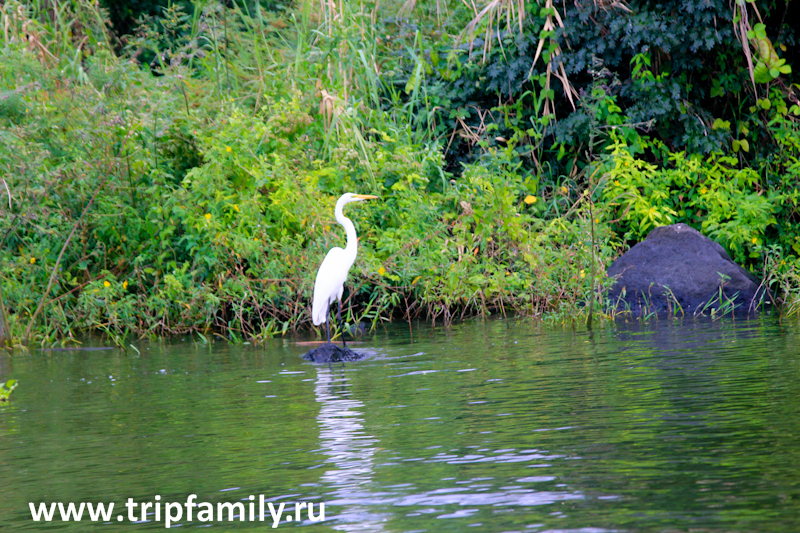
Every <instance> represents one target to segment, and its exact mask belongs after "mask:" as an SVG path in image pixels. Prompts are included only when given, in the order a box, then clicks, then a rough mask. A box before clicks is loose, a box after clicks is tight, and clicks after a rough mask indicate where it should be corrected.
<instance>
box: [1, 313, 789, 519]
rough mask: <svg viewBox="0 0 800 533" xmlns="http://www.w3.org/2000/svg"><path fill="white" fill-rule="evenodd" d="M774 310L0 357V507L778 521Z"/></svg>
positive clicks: (784, 487)
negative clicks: (316, 349) (247, 505)
mask: <svg viewBox="0 0 800 533" xmlns="http://www.w3.org/2000/svg"><path fill="white" fill-rule="evenodd" d="M796 326H797V324H791V325H787V324H780V323H778V322H777V321H774V320H772V319H769V318H765V319H763V320H760V321H751V322H742V321H737V322H732V321H728V322H710V321H692V320H686V321H683V322H680V321H679V322H674V321H668V322H665V321H662V322H659V323H653V324H645V325H643V324H641V323H639V322H632V323H629V324H625V323H620V324H617V325H616V326H613V327H605V328H602V329H600V330H597V331H595V332H594V333H590V332H585V331H571V330H565V331H547V330H543V329H539V328H537V327H535V326H532V325H531V324H528V323H525V322H520V323H516V322H513V321H487V322H477V321H476V322H471V323H467V324H462V325H460V326H456V327H454V328H452V329H450V330H441V329H430V328H424V327H421V328H418V329H415V331H414V337H413V342H412V339H411V337H410V335H409V332H408V329H407V327H404V328H398V329H397V330H392V331H389V332H386V333H381V334H380V335H377V336H375V337H371V338H368V339H365V341H364V343H363V344H362V345H361V347H362V348H363V349H365V350H372V351H374V353H375V356H374V357H372V358H371V359H369V360H367V361H363V362H359V363H348V364H346V365H332V366H327V365H313V364H310V363H305V362H303V361H302V360H300V359H299V357H298V356H299V355H300V354H301V353H302V352H303V351H304V350H303V348H302V347H300V346H294V345H293V344H292V343H291V342H290V341H288V340H286V341H284V340H280V341H276V342H275V343H274V344H272V345H269V346H267V347H266V348H258V347H248V346H230V345H227V344H224V343H217V344H213V345H211V346H209V345H206V344H201V343H198V344H193V343H191V342H190V341H189V340H187V341H183V342H181V341H178V342H177V343H175V344H172V345H164V346H161V345H147V344H143V345H141V346H139V349H140V352H141V353H140V354H137V353H132V352H130V351H129V352H123V351H117V350H114V351H108V352H85V353H84V352H60V353H59V352H49V353H33V354H30V355H28V354H14V355H13V356H7V355H5V356H0V370H2V372H3V375H0V381H2V380H4V379H6V378H7V377H13V378H15V379H18V380H20V383H21V385H20V387H19V388H18V389H17V390H16V391H15V393H14V401H13V402H12V403H11V404H10V405H7V406H0V519H2V524H3V526H5V529H8V530H10V531H15V530H32V531H38V530H40V529H41V528H42V526H41V524H34V523H32V522H31V521H30V518H29V514H28V513H27V502H29V501H92V502H99V501H115V502H118V504H119V503H120V502H123V501H125V500H126V499H127V498H129V497H132V498H134V499H135V500H137V501H152V500H153V497H154V495H155V494H159V495H161V497H162V499H163V500H164V501H181V500H183V501H185V499H186V496H187V495H188V494H192V493H195V494H197V495H198V500H200V501H208V502H228V501H242V500H246V499H247V497H248V496H249V495H251V494H264V495H265V496H266V497H267V498H268V499H270V500H274V501H280V502H286V503H287V504H289V506H290V507H292V505H291V502H294V501H313V502H315V503H319V502H325V503H326V518H327V520H326V521H325V522H324V523H322V524H312V523H310V522H308V521H306V522H305V523H302V524H298V523H296V522H291V523H289V522H284V523H283V524H281V527H282V528H290V527H302V528H306V529H307V530H309V531H382V532H384V531H385V532H408V531H437V532H438V531H444V532H449V531H452V532H461V531H473V530H474V531H490V532H503V531H526V532H528V531H533V532H537V533H541V532H556V531H564V532H610V531H626V532H629V531H636V532H666V531H670V532H671V531H703V532H715V533H723V532H731V531H734V532H750V531H759V532H760V531H765V532H773V531H774V532H788V531H798V530H800V476H799V475H798V473H797V468H796V467H795V465H796V464H798V463H799V462H800V457H798V456H799V455H800V379H798V377H800V375H799V374H800V357H798V353H797V352H798V350H797V349H796V348H795V346H796V344H797V337H796V335H795V333H794V331H795V330H796ZM181 525H182V526H183V527H189V528H192V527H200V526H201V525H202V524H199V523H192V522H184V523H182V524H181ZM270 525H271V524H270ZM56 526H58V527H59V528H62V529H72V530H75V531H84V530H86V528H91V527H92V526H91V524H88V523H86V522H82V523H69V524H57V525H56V524H54V525H53V526H52V527H56ZM95 527H104V528H106V530H108V528H109V527H110V526H103V525H99V524H98V525H96V526H95ZM112 527H115V528H118V529H119V530H132V529H133V528H136V530H141V529H162V528H163V523H162V524H158V523H155V522H152V521H151V522H147V523H142V524H136V525H133V524H127V523H120V524H117V523H114V525H113V526H112ZM212 527H216V528H217V529H219V528H223V529H222V530H227V529H230V528H237V529H238V528H244V529H248V528H258V529H263V528H264V525H263V524H259V523H255V524H253V523H247V522H244V523H239V522H236V523H231V524H228V523H224V524H223V523H215V524H212Z"/></svg>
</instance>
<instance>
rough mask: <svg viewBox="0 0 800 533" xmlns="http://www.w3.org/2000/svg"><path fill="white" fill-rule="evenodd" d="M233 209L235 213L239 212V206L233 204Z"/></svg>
mask: <svg viewBox="0 0 800 533" xmlns="http://www.w3.org/2000/svg"><path fill="white" fill-rule="evenodd" d="M233 208H234V209H235V210H236V212H237V213H238V212H239V206H238V205H236V204H233Z"/></svg>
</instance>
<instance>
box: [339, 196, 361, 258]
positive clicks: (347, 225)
mask: <svg viewBox="0 0 800 533" xmlns="http://www.w3.org/2000/svg"><path fill="white" fill-rule="evenodd" d="M343 208H344V204H343V203H337V204H336V221H337V222H338V223H339V224H341V225H342V226H344V231H345V233H347V246H346V247H345V249H344V251H345V253H346V254H347V257H348V258H349V259H350V260H351V261H355V260H356V254H357V253H358V236H357V235H356V227H355V226H353V221H352V220H350V219H349V218H347V217H346V216H344V212H343V211H342V209H343Z"/></svg>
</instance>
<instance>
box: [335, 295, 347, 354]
mask: <svg viewBox="0 0 800 533" xmlns="http://www.w3.org/2000/svg"><path fill="white" fill-rule="evenodd" d="M337 317H338V318H337V320H338V323H339V327H340V328H342V345H343V346H344V347H345V348H347V342H345V340H344V326H343V325H342V301H341V300H339V312H338V315H337Z"/></svg>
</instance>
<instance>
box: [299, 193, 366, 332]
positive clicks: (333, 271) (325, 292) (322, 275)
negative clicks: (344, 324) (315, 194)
mask: <svg viewBox="0 0 800 533" xmlns="http://www.w3.org/2000/svg"><path fill="white" fill-rule="evenodd" d="M371 198H377V196H370V195H366V194H353V193H347V194H343V195H342V196H341V197H340V198H339V200H338V201H337V202H336V221H337V222H338V223H339V224H341V225H342V226H344V231H345V233H346V234H347V246H345V247H344V248H343V249H342V248H339V247H338V246H337V247H335V248H332V249H331V250H330V251H329V252H328V254H327V255H326V256H325V259H324V260H323V261H322V264H321V265H320V267H319V271H318V272H317V280H316V281H315V282H314V301H313V304H312V305H311V320H312V322H313V323H314V325H315V326H319V325H320V324H322V323H326V324H327V322H328V310H329V309H330V306H331V304H332V303H333V302H334V301H335V300H338V301H339V304H340V306H341V301H342V292H344V282H345V281H346V280H347V273H348V272H349V271H350V267H351V266H353V262H354V261H355V260H356V255H357V254H358V236H357V235H356V228H355V226H353V222H352V221H351V220H350V219H349V218H347V217H346V216H344V211H343V209H344V206H345V205H346V204H349V203H350V202H360V201H361V200H369V199H371ZM328 337H329V338H328V340H329V341H330V333H329V335H328Z"/></svg>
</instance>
